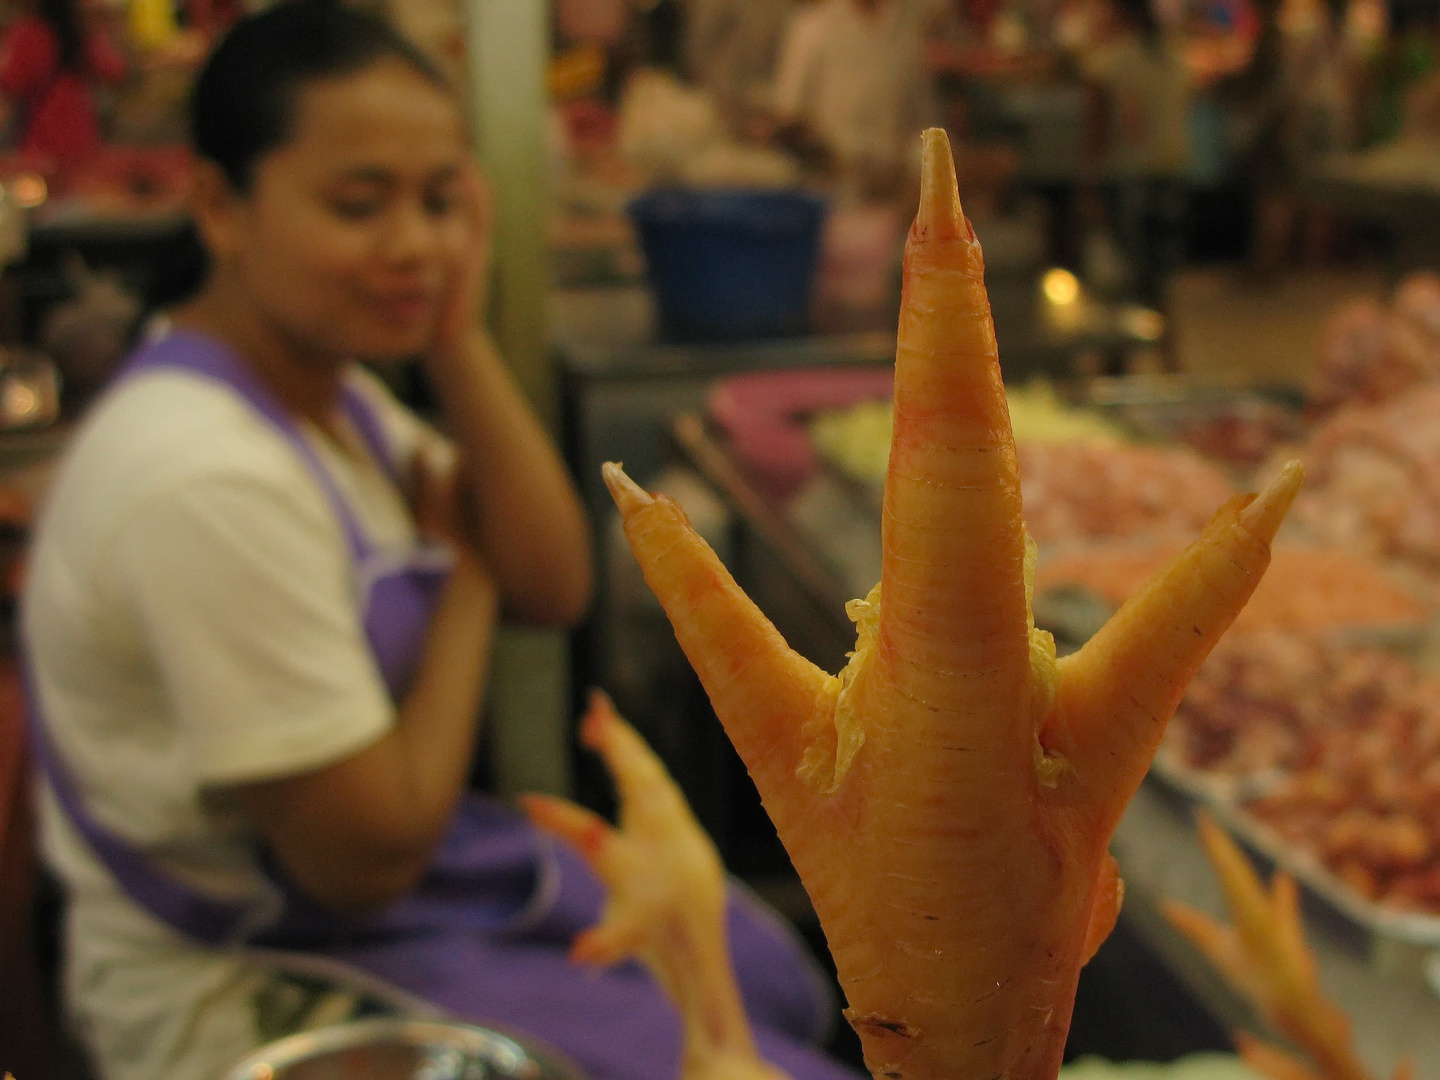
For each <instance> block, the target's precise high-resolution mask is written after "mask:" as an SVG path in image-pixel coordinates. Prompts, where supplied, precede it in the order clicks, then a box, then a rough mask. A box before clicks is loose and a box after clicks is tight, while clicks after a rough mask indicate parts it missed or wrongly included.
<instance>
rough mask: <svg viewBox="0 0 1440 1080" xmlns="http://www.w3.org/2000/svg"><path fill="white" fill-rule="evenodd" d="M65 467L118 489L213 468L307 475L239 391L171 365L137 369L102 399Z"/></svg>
mask: <svg viewBox="0 0 1440 1080" xmlns="http://www.w3.org/2000/svg"><path fill="white" fill-rule="evenodd" d="M65 472H66V473H77V472H78V473H83V474H88V475H91V476H93V477H95V478H96V479H99V478H102V477H103V478H104V481H105V486H106V487H108V488H110V490H112V491H116V492H119V491H123V490H131V491H139V490H142V489H143V490H153V489H156V488H160V487H172V486H174V485H176V484H179V483H182V482H200V481H202V480H203V479H204V478H205V477H206V476H207V475H208V476H244V477H248V478H251V479H254V480H260V481H264V482H268V483H276V484H281V485H286V486H288V485H291V484H293V483H295V482H296V481H297V480H303V477H304V468H303V466H302V465H301V463H300V462H299V460H298V459H297V458H296V456H295V454H294V451H293V450H292V449H291V447H290V446H289V445H288V444H287V443H286V442H285V440H284V438H283V436H282V435H281V434H280V433H279V431H278V430H276V429H275V428H274V427H273V426H272V425H271V424H270V423H269V421H267V420H265V419H264V418H263V417H262V416H260V415H259V414H258V413H257V412H255V410H254V409H252V408H251V407H250V406H249V405H248V404H247V403H246V402H245V401H244V400H243V399H242V398H241V397H240V396H239V395H238V394H237V393H236V392H235V391H233V390H231V389H230V388H229V387H227V386H225V385H223V384H222V383H219V382H217V381H215V380H212V379H208V378H205V377H203V376H199V375H195V374H191V373H189V372H184V371H178V370H165V369H158V370H153V371H146V372H142V373H138V374H136V375H134V376H131V377H129V378H127V379H125V380H124V381H123V382H121V383H120V384H118V385H117V386H115V387H114V388H112V389H111V391H110V392H109V393H107V394H106V395H105V396H104V397H103V398H101V399H100V400H99V401H98V402H97V403H96V405H95V407H94V409H93V411H92V412H91V413H90V415H89V416H87V417H86V419H85V421H84V422H83V423H82V425H81V427H80V429H79V431H78V432H77V433H76V437H75V440H74V444H73V445H72V447H71V449H70V453H69V455H68V460H67V462H66V466H65Z"/></svg>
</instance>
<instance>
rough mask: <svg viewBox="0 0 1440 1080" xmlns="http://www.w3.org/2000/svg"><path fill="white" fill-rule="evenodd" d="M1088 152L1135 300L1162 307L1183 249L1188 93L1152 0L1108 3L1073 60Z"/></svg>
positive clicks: (1178, 60)
mask: <svg viewBox="0 0 1440 1080" xmlns="http://www.w3.org/2000/svg"><path fill="white" fill-rule="evenodd" d="M1079 62H1080V68H1081V71H1082V73H1083V75H1084V77H1085V80H1086V83H1087V86H1088V88H1089V92H1090V123H1089V144H1090V153H1091V158H1092V160H1093V162H1094V163H1095V167H1096V170H1097V175H1098V177H1099V179H1100V191H1101V193H1102V198H1103V202H1104V204H1105V209H1106V211H1107V215H1108V217H1109V221H1110V225H1111V228H1112V230H1113V232H1114V235H1115V239H1116V240H1117V241H1118V243H1119V247H1120V250H1121V253H1122V254H1123V255H1124V257H1125V259H1126V261H1127V262H1128V264H1129V269H1130V272H1131V275H1132V277H1133V280H1134V288H1135V293H1136V296H1137V299H1139V301H1140V302H1141V303H1143V304H1145V305H1147V306H1149V307H1152V308H1157V309H1162V308H1163V307H1164V290H1165V282H1166V279H1167V277H1168V275H1169V273H1170V271H1171V270H1172V269H1173V268H1174V267H1175V265H1176V264H1177V263H1178V262H1179V259H1180V256H1181V250H1182V239H1183V238H1182V223H1183V216H1184V193H1183V190H1182V188H1181V177H1182V175H1183V173H1184V170H1185V166H1186V162H1187V156H1188V152H1189V150H1188V144H1187V136H1186V128H1185V123H1186V116H1187V113H1188V110H1189V102H1190V91H1189V81H1188V78H1187V75H1186V71H1185V66H1184V62H1183V61H1182V59H1181V57H1180V56H1179V54H1178V53H1177V52H1176V50H1175V48H1174V47H1173V45H1172V43H1171V41H1170V40H1169V38H1168V37H1167V35H1166V34H1165V32H1164V30H1163V28H1162V27H1161V25H1160V22H1159V20H1158V19H1157V18H1156V15H1155V11H1154V9H1153V8H1152V7H1151V5H1150V2H1149V0H1108V3H1106V4H1105V5H1104V7H1103V8H1102V10H1101V13H1100V14H1099V16H1098V18H1097V25H1096V28H1095V39H1094V44H1092V45H1091V47H1090V48H1088V49H1086V50H1085V51H1084V52H1082V53H1081V54H1080V57H1079Z"/></svg>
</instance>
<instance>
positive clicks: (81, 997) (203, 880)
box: [22, 369, 426, 1080]
mask: <svg viewBox="0 0 1440 1080" xmlns="http://www.w3.org/2000/svg"><path fill="white" fill-rule="evenodd" d="M348 377H349V378H351V379H352V380H354V381H355V382H356V385H357V386H359V387H360V388H361V390H362V391H363V392H364V393H365V394H366V395H367V397H368V398H369V400H371V401H372V402H373V403H374V404H375V405H376V408H377V411H378V413H379V415H380V417H381V420H382V424H383V426H384V427H385V428H386V429H387V433H388V434H389V436H390V440H391V446H392V448H393V450H394V452H395V454H396V456H397V458H398V459H400V460H407V459H408V456H409V454H411V453H413V452H414V449H415V448H416V447H417V446H418V445H419V444H420V441H421V440H422V439H423V438H424V437H425V435H424V433H425V431H426V429H425V428H424V426H423V425H422V424H421V423H420V421H419V420H418V419H416V418H415V417H414V416H413V415H411V414H410V413H408V412H407V411H406V410H405V409H404V408H403V407H402V406H400V405H399V403H398V402H396V401H395V400H394V399H393V398H392V397H391V396H390V395H389V394H388V392H386V391H385V389H384V388H383V386H382V385H381V384H380V383H379V382H378V380H375V379H374V378H372V377H369V376H366V375H364V374H362V373H361V372H360V371H359V370H358V369H357V370H356V371H354V372H353V373H351V374H350V375H349V376H348ZM303 430H304V436H305V437H306V438H307V439H308V440H309V441H310V443H311V444H312V445H313V446H314V448H315V450H316V452H317V453H318V454H319V455H320V458H321V460H322V461H323V462H324V463H325V466H326V467H327V469H328V470H329V472H330V474H331V476H332V477H333V478H334V480H335V482H336V485H337V486H338V487H339V489H340V490H341V492H342V493H343V495H344V497H345V498H346V500H347V501H348V502H349V504H350V506H351V509H352V513H353V514H354V515H355V517H356V519H357V521H358V522H359V523H360V525H361V527H362V529H364V530H365V532H366V534H367V536H368V537H369V538H370V539H371V540H372V542H373V543H375V545H376V546H377V547H379V548H380V549H382V550H383V549H384V548H386V547H389V546H392V545H393V546H395V547H397V548H398V547H401V546H408V545H409V544H411V543H413V541H414V525H413V522H412V519H411V516H410V513H409V511H408V509H407V507H406V504H405V501H404V498H403V496H402V493H401V492H400V491H399V490H398V489H397V488H396V487H395V486H394V485H393V484H392V483H391V481H390V480H389V478H388V477H387V475H386V473H385V472H384V471H383V469H382V467H381V465H380V463H378V462H376V461H374V460H373V459H370V457H369V455H366V456H365V457H364V458H363V459H362V458H361V457H359V456H356V455H355V454H352V453H348V452H346V451H345V450H342V449H341V448H340V447H338V446H337V445H336V444H335V443H334V442H333V441H332V440H330V439H329V438H327V437H325V436H323V435H321V434H320V432H319V431H318V430H317V429H313V428H307V429H303ZM22 618H23V630H24V634H25V639H26V642H27V646H28V655H29V660H30V664H31V670H32V673H33V679H34V688H35V693H36V694H37V696H38V698H39V700H40V703H41V708H42V710H43V712H44V714H45V717H46V719H47V722H48V727H49V731H50V732H51V740H52V743H53V744H54V746H55V749H56V751H57V753H58V755H59V757H60V758H61V759H62V760H63V761H64V763H65V765H66V766H67V767H68V771H69V773H70V774H71V776H72V778H73V780H74V782H75V784H76V785H77V787H78V788H79V789H80V791H81V793H82V797H83V799H84V801H85V803H86V805H87V806H88V808H89V810H90V812H91V814H92V816H93V817H94V818H95V819H97V820H98V821H99V822H100V823H101V824H102V825H104V826H105V827H106V828H108V829H110V830H111V831H113V832H115V833H118V834H120V835H122V836H123V837H125V838H127V839H129V840H130V841H132V842H133V843H135V844H136V845H138V846H139V847H141V848H142V849H144V850H145V851H146V852H148V853H149V854H150V855H151V857H152V858H153V859H155V860H156V861H157V862H158V863H159V864H160V865H161V866H162V867H164V868H165V869H166V870H168V871H170V872H171V873H173V874H175V875H177V876H179V877H181V878H182V879H184V880H187V881H190V882H192V883H194V884H196V885H198V886H200V887H202V888H204V889H206V890H209V891H211V892H213V893H215V894H217V895H224V896H231V897H249V896H257V895H261V890H263V888H264V879H263V878H262V877H261V876H260V875H259V873H258V871H257V868H256V865H255V862H254V851H255V845H254V843H253V834H252V833H251V831H250V830H249V829H248V827H247V826H246V824H245V822H244V821H243V820H242V818H241V816H240V815H239V814H238V812H237V811H236V810H235V808H234V807H233V806H227V805H226V800H225V798H224V794H223V790H224V788H225V787H226V786H227V785H233V784H237V783H242V782H246V781H255V780H261V779H267V778H275V777H280V776H284V775H289V774H295V773H300V772H304V771H307V770H311V769H315V768H319V767H321V766H324V765H327V764H330V763H333V762H335V761H338V760H341V759H343V758H345V757H347V756H348V755H351V754H354V753H356V752H358V751H359V750H361V749H363V748H364V747H366V746H368V745H370V744H372V743H373V742H375V741H376V740H377V739H378V738H380V737H381V736H382V735H383V734H384V733H385V732H386V731H387V730H388V729H389V728H390V726H391V725H392V723H393V722H394V708H393V706H392V703H391V701H390V699H389V696H388V694H387V692H386V690H385V687H384V685H383V683H382V681H381V677H380V674H379V671H378V670H377V668H376V665H375V662H374V660H373V659H372V657H371V653H370V650H369V647H368V645H367V643H366V641H365V638H364V634H363V629H362V626H361V621H360V618H359V611H358V603H357V596H356V589H355V583H354V580H353V576H352V566H351V557H350V553H349V550H348V547H347V545H346V541H345V539H344V536H343V534H342V532H341V528H340V525H339V523H338V521H337V519H336V517H335V514H334V512H333V511H332V509H331V506H330V504H329V503H328V502H327V501H326V499H325V497H324V495H323V494H322V491H321V488H320V487H319V485H318V484H317V483H316V481H315V479H314V477H313V476H312V475H311V474H310V473H309V472H308V471H307V469H306V467H305V466H304V464H303V463H302V461H301V458H300V457H299V455H298V454H297V453H296V451H295V449H294V447H293V446H292V445H291V444H289V443H288V442H287V441H286V440H285V439H284V438H283V437H282V436H281V435H280V434H279V433H278V432H277V431H276V430H275V429H274V428H273V427H272V426H271V425H270V424H269V423H268V422H267V421H266V420H264V419H263V418H261V417H260V416H259V415H258V414H257V413H255V412H254V411H253V410H252V409H251V408H250V407H249V406H248V405H247V404H246V403H245V402H244V401H243V400H242V399H241V398H240V397H239V396H238V395H237V394H236V393H235V392H233V391H232V390H230V389H228V388H227V387H225V386H222V385H221V384H219V383H216V382H213V381H210V380H207V379H205V378H203V377H200V376H197V375H193V374H190V373H186V372H182V371H178V370H173V369H166V370H152V371H149V372H146V373H144V374H139V375H136V376H134V377H133V378H131V379H130V380H129V381H127V382H125V383H124V384H122V385H121V386H120V387H119V388H118V389H117V390H116V391H115V392H114V393H112V394H111V395H110V396H108V397H107V398H106V399H104V400H102V401H101V402H100V403H99V404H98V406H97V407H96V409H95V411H94V413H93V414H92V415H90V416H89V417H88V418H87V419H86V421H85V422H84V424H83V425H82V427H81V429H80V430H79V432H78V433H77V435H76V437H75V439H74V442H73V444H72V446H71V447H70V449H69V451H68V453H67V456H66V460H65V462H64V463H63V465H62V467H61V469H60V473H59V476H58V479H57V481H56V483H55V485H54V487H53V489H52V491H51V494H50V497H49V501H48V504H47V506H46V509H45V512H44V514H43V516H42V519H41V522H40V526H39V531H38V535H37V538H36V543H35V545H34V549H33V553H32V556H31V562H30V566H29V570H28V577H27V582H26V588H25V597H24V611H23V616H22ZM40 802H41V807H40V821H41V843H42V848H43V851H44V853H45V856H46V858H47V859H48V861H49V862H50V864H51V866H52V867H53V868H54V869H55V871H56V872H57V873H58V874H59V876H60V878H61V879H62V880H63V881H64V883H65V885H66V886H67V890H68V893H69V897H70V901H71V902H70V905H69V908H68V912H67V925H66V943H65V944H66V949H67V971H66V991H67V1000H68V1003H69V1006H70V1009H71V1011H72V1016H73V1019H74V1020H75V1022H76V1023H77V1025H78V1027H79V1030H80V1032H81V1034H82V1037H83V1038H84V1040H85V1042H86V1043H87V1045H88V1046H89V1048H90V1050H91V1052H92V1055H93V1056H94V1058H95V1059H96V1064H97V1067H98V1070H99V1072H100V1074H101V1076H102V1077H103V1078H104V1080H158V1078H161V1077H164V1078H166V1080H209V1078H211V1077H213V1076H214V1075H215V1074H216V1073H217V1071H219V1070H221V1069H223V1068H224V1067H226V1066H227V1065H229V1064H230V1063H232V1062H233V1061H234V1060H235V1059H237V1058H238V1057H239V1056H241V1055H242V1054H244V1053H245V1052H248V1051H249V1050H250V1049H253V1048H254V1047H255V1046H256V1045H258V1044H260V1043H261V1042H262V1041H264V1038H265V1031H266V1019H265V1017H264V1016H262V1015H261V1014H262V1013H264V1012H265V1010H266V1009H269V1010H271V1011H272V1012H273V1011H274V1009H275V1008H276V1007H280V1008H282V1010H283V1008H284V1007H285V1006H284V1004H283V1002H282V1003H280V1005H278V1006H277V1003H276V1001H275V1000H274V998H275V995H276V993H277V992H278V991H277V989H276V985H275V976H274V973H273V972H269V971H267V970H266V969H265V968H263V967H262V966H261V965H259V964H257V963H256V962H255V961H254V960H251V959H247V958H244V957H241V956H239V955H236V954H231V953H227V952H224V951H222V950H217V949H207V948H204V947H201V946H197V945H195V944H193V943H191V942H189V941H187V940H186V939H184V938H182V937H181V936H179V935H178V934H176V933H175V932H173V931H172V930H170V929H169V928H168V927H166V926H164V925H162V924H160V923H158V922H157V921H156V920H154V919H153V918H151V917H150V916H149V915H148V914H147V913H146V912H144V911H143V910H141V909H140V908H139V907H137V906H136V905H135V904H134V903H132V902H131V901H130V899H129V898H128V897H127V896H126V895H125V894H124V893H123V892H121V890H120V888H119V886H118V885H117V884H116V883H115V882H114V881H113V880H112V878H111V877H110V875H109V873H108V872H107V871H106V870H105V869H104V867H103V866H102V865H101V864H100V863H99V862H98V861H97V860H96V858H95V856H94V855H93V854H92V853H91V851H90V849H89V847H88V846H87V844H86V843H85V842H84V841H83V840H82V839H80V838H79V837H78V836H77V835H76V834H75V833H74V832H73V831H72V829H71V827H70V825H69V822H68V820H67V819H66V818H65V816H64V814H63V812H62V811H61V810H60V809H59V807H58V805H57V804H55V802H54V801H53V798H52V797H51V796H50V794H49V792H48V790H47V791H45V792H44V793H43V794H42V796H41V799H40ZM282 996H283V995H282Z"/></svg>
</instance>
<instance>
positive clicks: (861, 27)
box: [775, 0, 939, 168]
mask: <svg viewBox="0 0 1440 1080" xmlns="http://www.w3.org/2000/svg"><path fill="white" fill-rule="evenodd" d="M934 9H935V4H934V2H933V0H884V2H883V3H882V4H881V5H880V7H879V9H878V10H877V11H875V12H873V13H867V12H864V11H861V10H860V7H859V5H858V4H857V3H856V2H855V0H816V2H815V3H813V4H811V5H809V6H808V7H804V8H802V9H800V10H799V11H797V12H796V13H795V16H794V18H793V19H792V20H791V22H790V29H789V32H788V33H787V34H786V36H785V42H784V45H783V47H782V49H781V53H780V65H779V69H778V70H777V72H776V75H775V110H776V112H778V113H779V114H780V115H781V116H783V117H787V118H793V119H800V120H804V121H806V122H807V123H808V124H809V125H810V126H811V127H813V128H814V130H815V132H816V133H817V134H818V135H820V136H821V138H823V139H824V140H825V141H826V142H827V143H829V145H830V147H831V149H832V150H834V152H835V154H836V156H837V157H838V158H839V160H840V163H841V165H842V167H845V168H854V167H857V166H861V165H863V164H866V163H870V164H875V165H890V166H894V165H902V164H905V163H910V164H912V165H915V166H917V167H918V164H919V155H920V138H919V136H920V132H921V130H922V129H923V128H924V127H926V126H927V125H929V124H932V123H935V122H936V117H937V116H938V114H939V108H938V106H937V104H936V100H935V88H934V83H933V80H932V79H931V77H930V73H929V72H928V71H927V70H926V67H925V64H924V41H925V30H926V27H927V24H928V22H929V21H930V20H931V19H932V18H933V15H934Z"/></svg>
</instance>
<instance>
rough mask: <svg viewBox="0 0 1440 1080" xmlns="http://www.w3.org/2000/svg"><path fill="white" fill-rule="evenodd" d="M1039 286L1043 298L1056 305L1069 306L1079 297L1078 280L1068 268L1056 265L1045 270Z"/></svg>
mask: <svg viewBox="0 0 1440 1080" xmlns="http://www.w3.org/2000/svg"><path fill="white" fill-rule="evenodd" d="M1040 288H1041V289H1042V290H1043V291H1044V293H1045V299H1046V300H1049V301H1050V303H1052V304H1055V305H1056V306H1057V307H1069V306H1070V305H1071V304H1073V303H1075V301H1076V300H1079V299H1080V282H1079V281H1078V280H1077V279H1076V277H1075V275H1074V274H1072V273H1071V272H1070V271H1069V270H1065V269H1062V268H1061V267H1058V266H1057V267H1055V268H1054V269H1053V270H1047V271H1045V277H1044V278H1043V279H1042V280H1041V283H1040Z"/></svg>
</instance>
